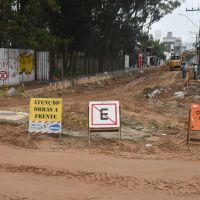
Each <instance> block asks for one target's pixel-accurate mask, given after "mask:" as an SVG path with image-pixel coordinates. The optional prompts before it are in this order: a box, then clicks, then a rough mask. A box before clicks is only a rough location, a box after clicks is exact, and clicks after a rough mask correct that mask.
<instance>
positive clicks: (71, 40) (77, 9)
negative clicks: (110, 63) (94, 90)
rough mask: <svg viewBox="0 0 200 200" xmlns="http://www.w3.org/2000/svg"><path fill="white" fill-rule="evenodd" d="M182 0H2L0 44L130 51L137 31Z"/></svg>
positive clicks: (95, 51) (102, 52) (95, 52)
mask: <svg viewBox="0 0 200 200" xmlns="http://www.w3.org/2000/svg"><path fill="white" fill-rule="evenodd" d="M181 2H182V0H173V1H172V0H3V1H0V15H1V18H0V27H1V32H0V45H1V47H16V48H34V49H40V50H44V49H50V50H52V51H61V52H64V51H65V49H66V47H68V50H69V51H70V52H75V51H84V52H86V53H88V54H92V55H102V56H104V55H109V54H117V53H118V52H119V51H121V50H123V51H125V52H130V49H132V48H133V47H134V46H135V44H136V41H138V38H139V35H140V33H141V32H142V30H144V29H145V28H147V30H148V29H149V28H150V26H151V25H152V24H153V23H155V22H156V21H159V20H160V19H161V18H162V17H163V16H165V15H166V14H168V13H170V12H172V11H173V10H174V9H175V8H177V7H178V6H180V3H181Z"/></svg>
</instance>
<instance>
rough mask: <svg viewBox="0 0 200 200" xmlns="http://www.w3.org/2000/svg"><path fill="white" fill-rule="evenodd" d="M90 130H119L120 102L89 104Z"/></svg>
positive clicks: (95, 102)
mask: <svg viewBox="0 0 200 200" xmlns="http://www.w3.org/2000/svg"><path fill="white" fill-rule="evenodd" d="M89 127H90V128H119V127H120V112H119V101H93V102H90V103H89Z"/></svg>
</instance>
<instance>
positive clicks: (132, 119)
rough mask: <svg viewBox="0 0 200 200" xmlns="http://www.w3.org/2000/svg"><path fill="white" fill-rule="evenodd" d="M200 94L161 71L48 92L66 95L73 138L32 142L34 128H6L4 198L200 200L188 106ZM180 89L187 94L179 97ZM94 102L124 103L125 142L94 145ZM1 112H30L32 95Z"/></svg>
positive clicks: (66, 123) (0, 134)
mask: <svg viewBox="0 0 200 200" xmlns="http://www.w3.org/2000/svg"><path fill="white" fill-rule="evenodd" d="M198 88H199V85H198V83H197V84H196V83H195V84H193V85H190V86H189V88H188V89H185V82H184V81H183V80H182V79H181V73H180V72H169V71H168V69H165V68H163V69H162V68H161V69H159V70H155V71H152V72H146V73H144V74H142V75H141V74H139V75H138V74H135V75H133V76H123V77H119V78H114V79H112V80H106V81H104V82H100V83H99V82H97V83H96V84H93V85H87V84H85V85H83V86H77V87H74V88H71V89H69V90H67V91H58V93H55V94H50V93H45V94H40V95H39V96H42V97H52V96H53V97H58V96H59V97H60V96H62V98H63V107H64V108H63V127H64V130H63V131H64V133H65V135H64V136H63V138H62V139H60V138H57V137H51V136H47V135H33V136H32V137H31V141H30V143H29V142H28V140H27V128H28V127H27V125H26V124H21V125H11V124H0V126H1V128H0V179H1V182H0V199H2V200H22V199H23V200H24V199H27V200H36V199H37V200H38V199H41V200H54V199H56V200H101V199H102V200H108V199H114V200H115V199H116V200H118V199H119V200H121V199H127V200H129V199H131V200H132V199H137V200H147V199H148V200H158V199H159V200H160V199H162V200H186V199H187V200H199V198H200V175H199V174H200V162H199V161H200V156H199V151H200V145H199V143H192V144H191V146H190V149H188V148H187V147H186V145H185V136H186V128H187V117H188V108H189V105H190V103H192V102H194V101H195V102H198V101H199V100H200V98H199V99H198V93H199V89H198ZM155 90H157V91H159V93H158V94H156V95H155V96H152V92H154V91H155ZM177 91H187V95H185V97H184V98H182V99H180V98H176V97H175V96H174V94H175V92H177ZM32 96H38V94H33V95H32ZM90 100H119V101H120V104H121V107H122V137H124V140H123V141H122V142H121V143H120V144H119V143H118V141H117V140H115V139H113V138H112V137H111V138H109V139H105V138H102V137H95V136H93V138H92V145H91V146H90V147H88V143H87V137H86V135H87V106H88V102H89V101H90ZM0 109H2V110H11V111H23V112H28V110H29V97H13V98H7V97H1V98H0ZM125 138H126V139H125ZM127 138H128V140H127ZM147 144H148V145H147Z"/></svg>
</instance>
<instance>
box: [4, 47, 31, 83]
mask: <svg viewBox="0 0 200 200" xmlns="http://www.w3.org/2000/svg"><path fill="white" fill-rule="evenodd" d="M22 54H24V55H25V56H29V55H31V56H32V58H33V59H34V51H33V50H24V49H3V48H0V72H1V71H5V72H6V73H7V74H8V78H7V79H6V80H5V81H2V80H0V85H3V84H6V85H17V84H19V83H20V80H23V81H33V80H35V66H34V62H33V69H32V70H31V72H30V73H26V72H23V73H22V74H19V65H20V59H19V58H20V55H22Z"/></svg>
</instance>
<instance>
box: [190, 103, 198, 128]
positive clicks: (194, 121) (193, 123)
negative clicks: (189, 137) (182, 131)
mask: <svg viewBox="0 0 200 200" xmlns="http://www.w3.org/2000/svg"><path fill="white" fill-rule="evenodd" d="M190 118H191V120H190V127H191V129H190V130H191V131H200V105H198V104H193V105H192V106H191V117H190Z"/></svg>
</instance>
